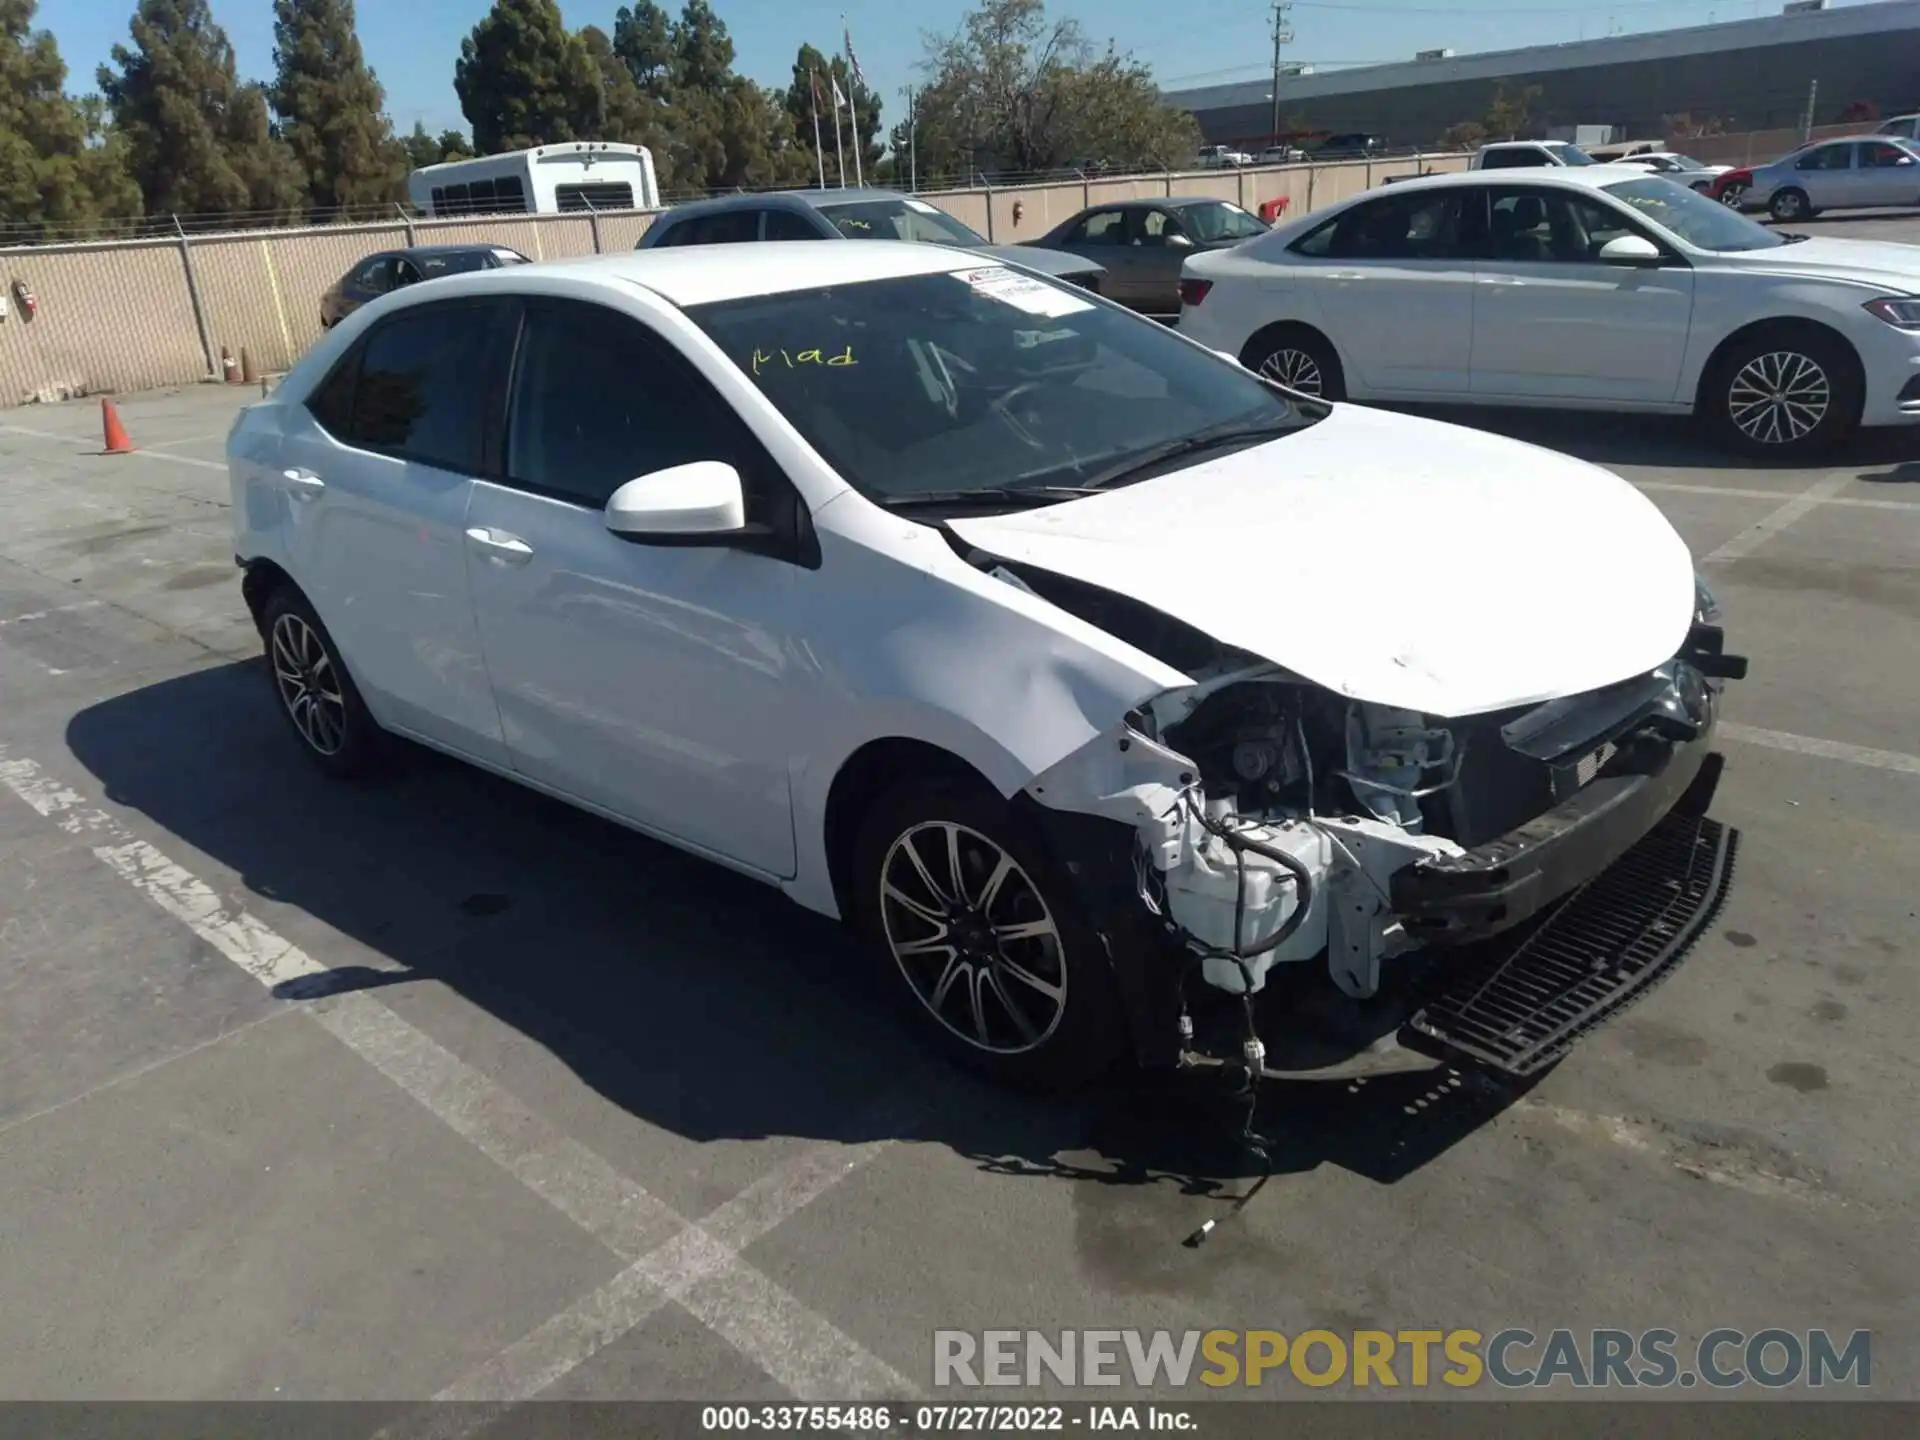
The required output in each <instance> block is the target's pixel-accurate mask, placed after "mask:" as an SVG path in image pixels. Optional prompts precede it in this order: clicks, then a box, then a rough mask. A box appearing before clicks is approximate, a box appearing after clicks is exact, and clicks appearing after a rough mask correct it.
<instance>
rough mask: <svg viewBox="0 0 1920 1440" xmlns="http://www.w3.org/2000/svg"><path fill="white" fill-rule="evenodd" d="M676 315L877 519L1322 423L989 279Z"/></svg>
mask: <svg viewBox="0 0 1920 1440" xmlns="http://www.w3.org/2000/svg"><path fill="white" fill-rule="evenodd" d="M687 313H688V314H689V315H691V316H692V318H693V320H694V322H695V323H696V324H698V325H699V326H700V327H701V328H702V329H703V330H705V331H706V333H707V334H708V335H710V336H711V337H712V338H713V340H714V342H715V343H716V344H717V345H719V347H720V348H721V349H722V350H724V351H725V352H726V354H727V355H728V357H729V358H731V359H732V360H733V362H734V363H735V364H736V365H738V366H739V367H740V368H741V370H742V371H744V372H745V373H746V374H747V375H748V376H750V377H751V378H752V379H753V380H754V381H755V382H756V383H757V384H758V385H759V387H760V390H761V393H763V394H764V395H765V396H766V397H767V399H768V400H769V401H771V402H772V404H773V405H774V406H775V407H777V408H778V409H779V410H780V412H781V413H782V414H783V415H785V416H786V418H787V419H788V421H790V422H791V423H792V425H793V426H794V428H795V429H796V430H798V431H799V432H800V433H801V434H802V435H803V436H805V437H806V439H807V440H808V442H809V443H810V444H812V445H813V447H814V448H815V449H816V450H818V451H819V452H820V453H821V455H823V456H824V457H825V458H826V459H827V461H828V462H829V463H830V464H832V465H833V466H834V468H835V469H837V470H838V471H839V472H840V474H841V475H842V476H844V477H845V478H846V480H847V482H848V483H849V484H851V485H853V486H854V487H855V488H856V489H858V490H860V491H861V492H862V493H864V494H866V495H867V496H869V497H870V498H872V499H875V500H877V501H880V502H881V503H883V504H884V503H893V504H902V503H906V504H911V503H913V501H914V498H915V497H916V496H929V495H932V494H935V493H936V492H937V493H938V494H940V495H941V496H944V497H950V498H952V499H953V501H954V503H955V504H957V505H959V506H961V507H965V506H966V505H967V503H968V502H967V500H966V498H965V497H966V496H967V495H968V494H970V493H971V494H974V495H976V496H978V501H979V503H991V502H992V500H993V499H994V497H995V496H996V495H997V496H998V497H1000V499H1001V501H1002V505H1003V508H1005V507H1004V502H1005V499H1006V497H1008V496H1009V495H1010V494H1013V492H1018V491H1021V490H1034V491H1041V490H1044V489H1046V488H1048V487H1055V486H1072V485H1079V484H1085V483H1089V482H1094V481H1096V480H1098V481H1102V482H1105V481H1107V480H1109V479H1110V480H1111V483H1114V484H1121V483H1125V481H1126V480H1129V479H1133V478H1138V477H1135V476H1132V475H1118V474H1116V473H1110V472H1116V471H1117V470H1118V469H1119V468H1120V467H1123V466H1124V465H1126V464H1127V463H1128V462H1130V461H1132V460H1134V459H1140V460H1143V461H1144V460H1148V459H1149V458H1150V457H1152V456H1153V455H1154V454H1155V453H1156V452H1159V451H1161V450H1163V449H1171V448H1173V447H1177V446H1180V445H1181V444H1182V442H1185V441H1188V440H1191V439H1193V438H1194V437H1196V436H1200V437H1202V438H1201V439H1200V440H1199V441H1198V442H1197V443H1198V444H1202V445H1204V444H1207V443H1209V441H1208V439H1207V438H1206V436H1207V434H1208V432H1216V431H1217V432H1220V436H1219V438H1220V439H1221V440H1223V441H1224V440H1226V437H1227V436H1228V435H1229V433H1231V434H1232V435H1233V436H1234V437H1236V438H1235V440H1234V441H1233V442H1231V443H1244V444H1253V443H1255V442H1256V441H1257V440H1260V439H1266V438H1270V437H1271V436H1274V435H1279V434H1284V433H1286V432H1288V431H1291V430H1296V429H1299V428H1301V427H1303V426H1305V425H1309V424H1312V423H1313V422H1314V421H1315V420H1317V419H1319V418H1320V417H1321V416H1322V415H1324V414H1325V413H1326V412H1325V410H1324V408H1323V407H1320V406H1317V405H1308V404H1305V403H1301V404H1295V403H1294V402H1292V401H1290V400H1289V399H1288V398H1287V397H1286V396H1285V395H1283V394H1282V393H1280V392H1279V391H1277V390H1275V389H1273V388H1272V387H1270V386H1268V385H1265V384H1263V383H1262V382H1260V381H1259V380H1257V379H1255V378H1254V377H1253V376H1252V375H1251V374H1249V373H1247V372H1246V371H1244V370H1241V369H1239V368H1237V367H1236V366H1233V365H1230V364H1228V363H1227V362H1225V361H1224V360H1222V359H1221V358H1220V357H1218V356H1216V355H1213V354H1210V353H1209V352H1207V351H1206V350H1203V349H1201V348H1199V347H1198V346H1196V345H1194V344H1193V343H1192V342H1190V341H1186V340H1182V339H1180V338H1179V337H1178V336H1176V335H1174V334H1173V333H1172V332H1170V331H1168V330H1166V329H1165V328H1163V327H1161V326H1160V325H1158V324H1155V323H1154V322H1152V321H1149V320H1142V319H1140V318H1138V317H1136V316H1134V315H1130V314H1128V313H1127V312H1126V311H1123V310H1119V309H1116V308H1113V307H1109V306H1106V305H1102V304H1098V303H1096V302H1094V301H1090V300H1087V299H1085V298H1083V296H1082V295H1081V294H1080V293H1079V292H1077V291H1075V290H1072V289H1070V288H1068V287H1065V286H1061V285H1056V284H1053V283H1052V282H1050V281H1046V280H1041V279H1037V278H1033V277H1029V276H1027V275H1024V274H1020V273H1017V272H1015V271H1013V270H1010V269H1008V268H1006V267H1005V266H1001V265H989V266H983V267H981V268H979V269H973V270H964V271H960V272H958V273H954V274H942V275H913V276H905V277H900V278H894V279H886V280H871V281H867V282H864V283H861V284H854V285H841V286H834V287H831V288H828V289H824V290H804V291H796V292H792V293H789V294H783V295H765V296H755V297H752V298H749V299H744V300H729V301H723V302H718V303H714V304H707V305H696V306H692V307H690V308H689V310H688V312H687ZM1243 430H1254V431H1257V432H1260V433H1256V434H1254V435H1252V436H1251V437H1248V438H1245V439H1239V438H1238V437H1239V432H1241V431H1243ZM1169 463H1173V462H1171V461H1170V462H1169ZM1150 468H1151V467H1150ZM1030 498H1031V497H1030ZM1013 503H1015V504H1018V503H1021V502H1020V501H1019V500H1018V498H1017V497H1016V498H1015V499H1014V501H1013Z"/></svg>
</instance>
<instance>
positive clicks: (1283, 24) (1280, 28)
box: [1272, 0, 1293, 145]
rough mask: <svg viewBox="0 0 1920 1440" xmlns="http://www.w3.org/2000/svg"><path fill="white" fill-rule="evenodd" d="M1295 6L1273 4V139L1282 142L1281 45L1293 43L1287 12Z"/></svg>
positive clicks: (1281, 1)
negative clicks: (1288, 26)
mask: <svg viewBox="0 0 1920 1440" xmlns="http://www.w3.org/2000/svg"><path fill="white" fill-rule="evenodd" d="M1292 9H1293V6H1292V5H1291V4H1289V3H1286V0H1274V6H1273V141H1272V143H1273V144H1275V145H1278V144H1279V143H1280V47H1281V46H1282V45H1287V44H1291V43H1292V41H1293V31H1291V30H1289V29H1288V28H1287V12H1289V11H1290V10H1292Z"/></svg>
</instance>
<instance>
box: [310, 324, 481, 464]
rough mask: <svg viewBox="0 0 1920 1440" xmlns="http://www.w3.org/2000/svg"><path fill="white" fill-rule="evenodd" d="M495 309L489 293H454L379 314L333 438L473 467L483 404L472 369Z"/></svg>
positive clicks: (424, 460)
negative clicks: (382, 317)
mask: <svg viewBox="0 0 1920 1440" xmlns="http://www.w3.org/2000/svg"><path fill="white" fill-rule="evenodd" d="M503 309H504V307H502V306H501V305H499V304H497V303H495V302H492V301H469V300H454V301H447V302H443V303H440V304H431V305H418V306H414V307H413V308H411V309H407V310H403V311H401V312H400V313H399V314H398V315H395V316H393V317H392V318H391V319H389V320H386V321H383V322H382V323H381V324H380V325H379V326H378V327H377V328H376V329H375V330H374V331H373V332H372V333H371V334H370V335H368V337H367V339H366V341H365V343H364V344H363V346H362V347H361V349H360V351H359V373H358V378H357V381H356V383H355V384H354V387H353V403H352V408H351V411H350V413H349V415H348V416H347V418H346V420H345V423H344V425H341V426H340V428H339V429H338V430H336V431H335V433H336V434H337V436H338V438H340V439H341V440H343V441H345V442H346V443H347V444H349V445H354V446H358V447H359V448H361V449H365V450H375V451H379V452H381V453H383V454H387V455H392V456H395V457H396V458H399V459H404V460H412V461H417V462H419V463H421V464H424V465H433V466H436V467H438V468H440V469H443V470H455V471H460V472H463V473H467V474H471V473H474V472H475V471H476V470H477V469H478V468H479V460H480V443H481V433H482V429H483V426H484V415H485V409H486V405H485V396H484V391H485V388H486V387H485V386H484V385H483V384H482V383H480V379H479V377H480V376H481V374H482V373H483V372H484V368H485V367H484V357H485V356H487V355H488V354H489V353H490V352H491V350H492V349H493V348H494V344H495V341H496V339H497V331H498V327H499V322H500V318H501V315H502V313H503ZM323 389H324V387H323ZM322 423H326V422H325V421H324V420H323V422H322ZM336 423H337V422H336ZM330 428H331V427H330Z"/></svg>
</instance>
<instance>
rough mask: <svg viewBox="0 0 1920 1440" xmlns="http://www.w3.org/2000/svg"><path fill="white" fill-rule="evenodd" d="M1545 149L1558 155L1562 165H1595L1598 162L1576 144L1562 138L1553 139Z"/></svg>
mask: <svg viewBox="0 0 1920 1440" xmlns="http://www.w3.org/2000/svg"><path fill="white" fill-rule="evenodd" d="M1547 149H1549V150H1551V151H1552V152H1553V153H1554V154H1555V155H1556V156H1558V157H1559V159H1560V163H1561V164H1562V165H1597V164H1599V163H1600V162H1599V161H1597V160H1595V159H1594V158H1593V157H1592V156H1591V155H1589V154H1587V152H1586V151H1584V150H1582V149H1581V148H1580V147H1579V146H1578V145H1569V144H1567V143H1566V142H1565V141H1563V140H1556V141H1554V142H1553V143H1551V144H1549V145H1548V146H1547Z"/></svg>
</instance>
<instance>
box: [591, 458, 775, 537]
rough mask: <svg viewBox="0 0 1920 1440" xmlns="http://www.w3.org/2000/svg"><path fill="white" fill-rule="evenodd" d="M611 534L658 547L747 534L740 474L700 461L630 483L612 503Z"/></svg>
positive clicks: (609, 502) (609, 506)
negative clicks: (744, 532) (745, 531)
mask: <svg viewBox="0 0 1920 1440" xmlns="http://www.w3.org/2000/svg"><path fill="white" fill-rule="evenodd" d="M606 518H607V529H608V530H610V531H612V532H613V533H614V534H615V535H618V536H620V538H621V539H623V540H633V541H636V542H639V543H641V544H654V545H699V544H714V543H724V542H725V541H727V540H728V539H731V538H734V537H738V536H740V535H741V534H742V532H743V531H744V530H745V529H746V524H747V499H746V491H745V489H744V488H743V487H742V486H741V483H740V472H739V471H738V470H735V469H734V468H733V466H731V465H728V464H726V463H725V462H724V461H720V460H695V461H694V462H693V463H692V464H690V465H675V466H672V467H670V468H668V469H666V470H656V471H654V472H653V473H652V474H651V475H642V476H640V477H639V478H638V479H635V480H629V481H627V483H626V484H624V485H622V486H621V487H620V488H619V489H618V490H616V491H614V492H613V494H612V495H610V496H608V497H607V509H606Z"/></svg>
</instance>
